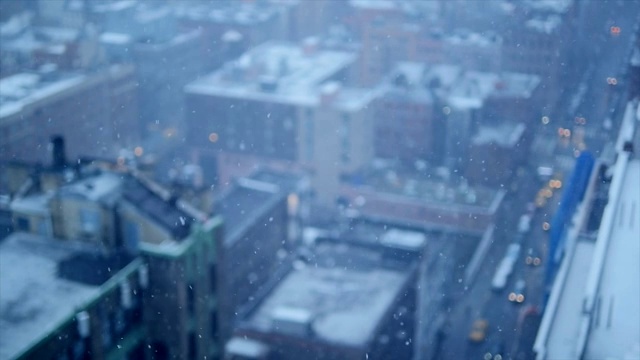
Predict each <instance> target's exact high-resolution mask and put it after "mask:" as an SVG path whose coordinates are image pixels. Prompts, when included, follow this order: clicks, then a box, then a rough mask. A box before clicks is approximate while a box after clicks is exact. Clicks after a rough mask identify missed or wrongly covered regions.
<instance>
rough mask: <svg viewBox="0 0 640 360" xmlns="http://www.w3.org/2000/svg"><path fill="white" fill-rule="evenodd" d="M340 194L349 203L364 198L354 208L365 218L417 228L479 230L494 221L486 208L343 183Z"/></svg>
mask: <svg viewBox="0 0 640 360" xmlns="http://www.w3.org/2000/svg"><path fill="white" fill-rule="evenodd" d="M340 194H341V196H342V197H343V198H345V199H347V200H348V201H349V203H351V204H356V203H357V201H356V198H358V197H363V198H364V199H366V202H365V204H364V205H362V206H356V207H355V208H356V209H357V210H358V211H359V212H360V214H361V215H362V216H363V217H365V218H371V219H375V220H379V221H387V222H391V223H397V224H404V225H408V226H414V227H417V228H425V227H426V228H427V229H429V228H438V227H440V228H450V229H451V228H456V229H459V230H460V231H462V232H469V233H482V232H483V231H484V230H485V229H486V227H487V225H489V224H491V223H493V222H494V220H495V212H494V211H492V210H491V209H490V208H488V207H487V208H484V207H478V206H464V205H455V204H444V203H425V202H424V201H420V200H419V199H412V198H411V197H407V196H403V195H391V194H382V193H378V192H376V191H375V190H373V189H371V188H366V187H354V186H350V185H347V184H343V185H342V187H341V191H340Z"/></svg>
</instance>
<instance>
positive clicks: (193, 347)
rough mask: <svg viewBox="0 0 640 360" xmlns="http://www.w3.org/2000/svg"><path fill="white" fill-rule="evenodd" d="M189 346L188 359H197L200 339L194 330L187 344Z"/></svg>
mask: <svg viewBox="0 0 640 360" xmlns="http://www.w3.org/2000/svg"><path fill="white" fill-rule="evenodd" d="M187 346H188V348H187V359H189V360H192V359H194V360H195V359H196V357H197V356H198V341H197V339H196V334H194V333H193V332H191V333H189V343H188V344H187Z"/></svg>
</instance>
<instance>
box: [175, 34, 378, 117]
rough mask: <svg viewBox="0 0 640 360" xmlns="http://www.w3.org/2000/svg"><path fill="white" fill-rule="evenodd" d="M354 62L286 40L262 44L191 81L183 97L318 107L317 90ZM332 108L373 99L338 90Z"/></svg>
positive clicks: (342, 54)
mask: <svg viewBox="0 0 640 360" xmlns="http://www.w3.org/2000/svg"><path fill="white" fill-rule="evenodd" d="M355 60H356V55H355V54H353V53H350V52H345V51H332V50H322V49H305V48H304V47H303V46H299V45H296V44H291V43H285V42H268V43H265V44H262V45H260V46H258V47H256V48H254V49H252V50H250V51H249V52H247V53H245V54H244V55H243V56H241V57H240V58H239V59H237V60H235V61H232V62H229V63H227V64H225V66H223V67H222V68H221V69H220V70H217V71H215V72H214V73H212V74H210V75H208V76H205V77H204V78H202V79H198V80H195V81H193V82H191V83H190V84H188V85H187V86H186V87H185V91H186V92H187V93H192V94H201V95H211V96H219V97H230V98H239V99H251V100H257V101H271V102H279V103H287V104H295V105H301V106H316V105H318V104H320V101H321V93H322V86H323V84H324V83H325V82H327V81H329V80H330V78H331V77H332V76H335V75H336V74H338V73H339V72H340V71H342V70H344V69H346V68H347V67H348V66H350V65H351V64H353V63H354V62H355ZM336 92H337V93H338V96H337V97H336V99H337V102H336V103H337V106H340V105H338V104H342V106H344V107H346V108H351V107H357V106H361V104H362V101H363V99H365V100H366V99H370V98H371V97H372V96H371V94H370V93H368V92H367V91H366V90H364V89H343V88H341V89H338V90H336Z"/></svg>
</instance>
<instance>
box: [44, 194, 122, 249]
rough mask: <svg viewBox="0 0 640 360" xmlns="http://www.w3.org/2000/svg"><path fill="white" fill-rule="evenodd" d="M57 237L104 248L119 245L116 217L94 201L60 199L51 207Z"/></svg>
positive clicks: (65, 197) (71, 197) (55, 200)
mask: <svg viewBox="0 0 640 360" xmlns="http://www.w3.org/2000/svg"><path fill="white" fill-rule="evenodd" d="M50 211H51V217H52V221H53V233H54V236H55V237H56V238H59V239H68V240H81V241H87V242H92V243H95V244H97V245H99V246H101V247H102V248H103V249H105V250H106V249H113V248H114V247H115V245H116V238H115V223H114V217H113V216H114V214H113V212H112V211H111V210H109V209H108V208H106V207H103V206H101V205H100V204H99V203H97V202H95V201H90V200H86V199H83V198H81V197H74V196H64V195H62V196H60V195H59V196H57V197H56V198H54V199H52V201H51V205H50Z"/></svg>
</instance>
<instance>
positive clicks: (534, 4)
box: [519, 0, 574, 14]
mask: <svg viewBox="0 0 640 360" xmlns="http://www.w3.org/2000/svg"><path fill="white" fill-rule="evenodd" d="M573 1H574V0H523V1H522V3H521V4H519V5H520V6H522V7H524V8H528V9H530V10H534V11H539V12H546V13H556V14H564V13H566V12H567V11H569V9H570V8H571V6H573Z"/></svg>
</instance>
